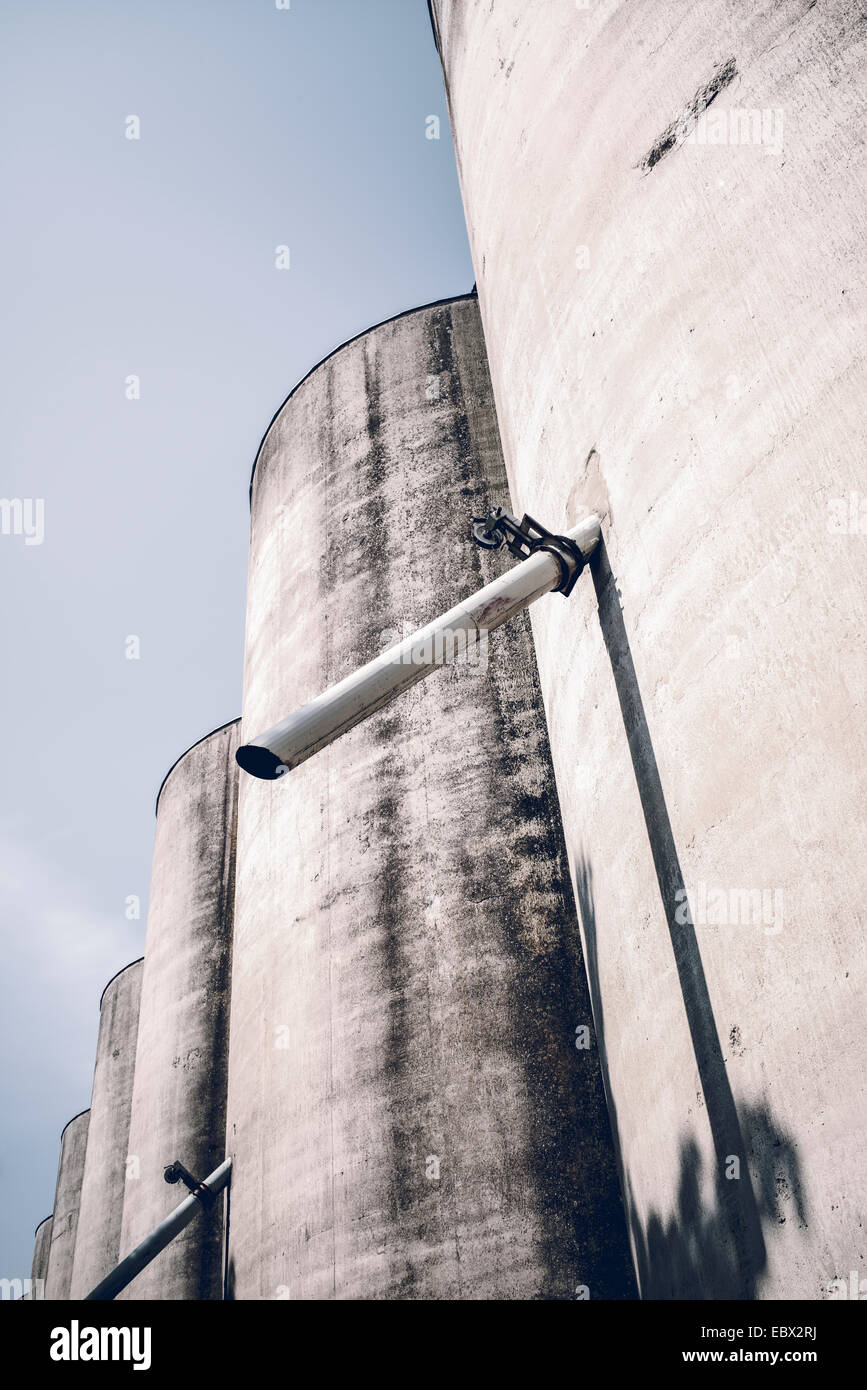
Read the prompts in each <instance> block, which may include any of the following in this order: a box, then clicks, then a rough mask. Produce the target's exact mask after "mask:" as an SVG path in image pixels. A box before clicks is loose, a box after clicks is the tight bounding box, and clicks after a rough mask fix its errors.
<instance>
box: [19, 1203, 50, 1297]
mask: <svg viewBox="0 0 867 1390" xmlns="http://www.w3.org/2000/svg"><path fill="white" fill-rule="evenodd" d="M53 1222H54V1217H53V1216H46V1217H45V1219H44V1220H43V1221H40V1223H39V1225H38V1226H37V1227H36V1236H35V1240H34V1242H33V1265H32V1267H31V1270H30V1286H31V1287H30V1294H29V1295H26V1294H25V1298H28V1297H29V1299H30V1301H33V1300H34V1299H38V1298H44V1297H45V1280H46V1277H47V1275H48V1257H49V1255H50V1254H51V1227H52V1225H53Z"/></svg>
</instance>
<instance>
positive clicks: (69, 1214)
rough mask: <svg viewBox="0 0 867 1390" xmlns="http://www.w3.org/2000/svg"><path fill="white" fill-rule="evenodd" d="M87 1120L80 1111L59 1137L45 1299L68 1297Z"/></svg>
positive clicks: (88, 1117) (85, 1113) (82, 1173)
mask: <svg viewBox="0 0 867 1390" xmlns="http://www.w3.org/2000/svg"><path fill="white" fill-rule="evenodd" d="M89 1120H90V1111H89V1110H83V1111H82V1112H81V1114H80V1115H76V1116H75V1117H74V1118H73V1119H71V1120H70V1121H69V1123H68V1124H67V1125H66V1126H65V1127H64V1130H63V1133H62V1134H61V1136H60V1162H59V1163H58V1165H57V1187H56V1189H55V1193H54V1216H53V1220H52V1223H51V1236H50V1241H51V1248H50V1250H49V1253H48V1269H47V1272H46V1275H45V1297H46V1298H50V1299H58V1300H63V1299H68V1298H69V1289H70V1285H71V1283H72V1262H73V1259H74V1257H75V1241H76V1235H77V1232H78V1206H79V1202H80V1200H81V1181H82V1178H83V1177H84V1160H85V1155H86V1153H87V1126H88V1121H89Z"/></svg>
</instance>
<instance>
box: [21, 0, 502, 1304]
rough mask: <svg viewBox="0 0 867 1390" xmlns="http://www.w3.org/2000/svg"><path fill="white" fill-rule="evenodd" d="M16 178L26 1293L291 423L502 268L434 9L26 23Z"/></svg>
mask: <svg viewBox="0 0 867 1390" xmlns="http://www.w3.org/2000/svg"><path fill="white" fill-rule="evenodd" d="M431 115H436V116H439V118H440V136H441V138H440V139H439V140H431V139H428V138H426V129H427V125H428V121H427V118H428V117H429V116H431ZM129 116H137V117H138V118H139V121H140V139H138V140H130V139H127V138H126V130H127V118H128V117H129ZM0 177H2V187H3V192H4V209H5V211H4V217H3V220H2V225H0V273H2V276H3V281H4V283H3V305H4V324H5V331H4V334H3V337H2V343H0V354H2V360H0V410H2V437H3V444H4V449H3V456H2V468H0V496H2V497H5V498H9V499H14V498H20V499H33V500H34V501H35V500H36V499H42V500H43V501H44V536H43V538H42V540H41V543H39V544H31V545H27V544H26V543H25V541H26V538H25V536H24V535H23V534H14V526H13V525H11V524H10V526H8V527H7V528H6V529H7V530H9V531H10V532H11V533H10V534H0V583H2V591H3V595H4V601H3V604H2V643H3V655H4V658H5V672H6V674H5V679H4V681H3V687H2V689H3V702H4V724H5V729H6V740H5V756H4V769H3V770H4V779H3V787H4V794H3V798H2V803H0V884H2V887H0V910H2V919H0V920H2V932H3V942H2V972H0V981H2V982H0V1029H2V1072H0V1087H2V1094H0V1115H2V1125H0V1276H2V1277H7V1278H13V1277H22V1276H27V1275H28V1274H29V1272H30V1259H31V1254H32V1248H33V1229H34V1227H35V1226H36V1224H37V1222H38V1221H40V1220H41V1219H42V1217H44V1216H46V1215H47V1214H48V1213H49V1212H50V1210H51V1206H52V1202H53V1196H54V1181H55V1175H56V1166H57V1158H58V1151H59V1139H60V1131H61V1129H62V1127H63V1125H64V1124H65V1123H66V1121H67V1120H68V1119H69V1118H70V1117H71V1116H72V1115H74V1114H75V1113H76V1112H77V1111H79V1110H82V1109H84V1108H86V1106H87V1105H88V1104H89V1100H90V1086H91V1079H92V1069H93V1057H94V1049H95V1044H96V1032H97V1026H98V1004H99V997H100V993H101V991H102V988H103V986H104V984H105V983H106V981H107V980H108V979H109V978H110V977H111V976H112V975H113V974H114V973H115V972H116V971H117V970H118V969H120V968H121V967H122V966H124V965H125V964H126V963H127V962H128V961H130V960H133V959H134V958H135V957H137V956H139V955H141V954H142V951H143V949H144V931H145V915H146V907H147V890H148V879H149V874H150V857H151V851H152V844H153V814H154V798H155V796H156V792H157V789H158V787H159V785H160V782H161V781H162V778H163V775H164V774H165V772H166V771H167V769H168V768H169V766H170V765H171V764H172V762H173V761H174V759H175V758H176V757H177V756H178V755H179V754H180V753H182V752H183V751H184V750H185V749H186V748H187V747H188V746H189V745H190V744H192V743H194V742H195V741H196V740H197V739H199V738H200V737H202V735H204V734H206V733H208V732H209V731H210V730H211V729H213V728H215V727H216V726H218V725H220V724H222V723H224V722H225V721H227V720H229V719H232V718H234V717H235V716H236V715H237V714H238V713H240V701H241V676H242V649H243V630H244V603H245V584H246V561H247V535H248V517H249V513H248V501H247V489H248V484H249V478H250V471H251V468H252V463H253V458H254V455H255V451H256V447H257V445H258V443H259V440H260V438H261V436H262V433H263V432H264V430H265V428H266V426H267V424H268V422H269V420H270V419H271V416H272V414H273V413H274V411H275V409H276V408H277V406H278V405H279V404H280V402H281V401H282V400H283V398H284V397H285V395H286V394H287V392H288V391H289V390H290V389H291V387H292V386H293V385H294V383H295V382H296V381H297V380H298V379H299V378H300V377H302V376H303V375H304V374H305V373H306V372H307V371H308V370H309V369H310V367H311V366H313V365H314V364H315V363H316V362H317V361H318V360H319V359H320V358H321V357H323V356H325V355H326V354H327V353H328V352H330V351H331V350H332V349H333V348H334V347H335V346H336V345H337V344H338V343H340V342H342V341H344V340H345V339H346V338H349V337H351V336H352V335H354V334H356V333H358V332H361V331H362V330H363V329H365V328H367V327H368V326H369V325H371V324H373V323H376V322H378V321H379V320H381V319H383V318H387V317H389V316H390V315H392V314H395V313H399V312H400V311H401V310H404V309H408V308H411V307H413V306H414V305H417V304H423V303H426V302H428V301H430V300H433V299H440V298H443V297H445V296H447V295H451V294H460V293H465V292H466V291H467V290H469V289H470V287H471V286H472V283H473V280H474V273H473V269H472V265H471V262H470V257H469V250H468V247H467V240H466V232H465V228H464V221H463V213H462V209H461V205H460V199H459V194H458V189H457V180H456V174H455V167H454V156H453V152H452V148H451V143H450V138H449V129H448V120H447V113H446V107H445V96H444V92H443V87H442V78H441V75H440V69H439V63H438V59H437V54H436V49H435V46H434V42H433V37H432V34H431V30H430V23H429V19H428V11H427V5H426V3H425V0H291V8H290V9H288V10H285V9H277V6H276V3H275V0H148V2H147V3H136V4H125V3H118V0H103V2H102V3H100V0H82V4H80V5H75V6H72V5H69V4H68V3H61V2H60V0H41V3H40V4H39V5H33V4H32V0H7V3H6V4H5V5H4V6H3V10H2V15H0ZM284 245H285V246H288V247H289V251H290V269H288V270H278V269H277V268H276V267H275V251H276V248H277V247H278V246H284ZM131 376H136V377H138V378H139V383H140V384H139V390H140V397H139V399H132V400H130V399H127V392H128V389H129V388H128V387H127V379H128V378H129V377H131ZM34 539H35V537H34ZM133 636H134V637H136V638H138V640H139V643H140V657H139V659H138V660H128V659H127V657H126V651H127V639H128V638H129V637H133ZM132 895H137V896H138V897H140V899H141V916H140V918H139V919H138V920H127V917H126V902H127V899H128V898H129V897H130V896H132Z"/></svg>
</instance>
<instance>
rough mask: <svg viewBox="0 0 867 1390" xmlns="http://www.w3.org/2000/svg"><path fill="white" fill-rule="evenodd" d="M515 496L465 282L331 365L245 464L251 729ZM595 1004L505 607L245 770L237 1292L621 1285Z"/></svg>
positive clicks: (286, 707)
mask: <svg viewBox="0 0 867 1390" xmlns="http://www.w3.org/2000/svg"><path fill="white" fill-rule="evenodd" d="M508 501H509V499H508V492H507V483H506V476H505V471H504V468H503V462H502V454H501V450H500V444H499V437H498V432H497V425H496V418H495V415H494V411H493V404H492V397H491V388H490V379H489V374H488V368H487V362H486V358H485V350H484V340H483V336H482V333H481V325H480V320H479V314H478V307H477V302H476V300H475V298H474V297H471V296H464V297H461V298H458V299H455V300H452V301H447V302H445V303H442V304H439V305H433V306H427V307H425V308H422V309H419V310H417V311H414V312H412V313H410V314H407V315H404V316H401V317H400V318H398V319H395V320H391V321H389V322H387V323H384V324H382V325H379V326H377V327H376V328H375V329H372V330H370V331H369V332H368V333H366V334H364V335H363V336H361V337H360V338H358V339H356V340H355V341H353V342H352V343H350V344H348V345H344V347H343V348H341V349H340V350H339V351H338V352H336V353H335V354H334V355H332V356H331V357H330V358H328V359H327V360H326V361H325V362H324V363H323V364H321V365H320V366H319V367H318V368H317V369H316V370H315V371H314V372H313V373H312V374H311V375H310V376H308V377H307V378H306V379H305V381H304V382H303V383H301V385H299V387H298V388H296V390H295V391H294V392H293V393H292V395H291V396H290V398H289V399H288V401H287V402H286V403H285V404H284V406H283V408H282V409H281V411H280V412H279V413H278V415H277V416H276V418H275V420H274V422H273V424H272V427H271V428H270V430H269V432H268V434H267V436H266V438H265V440H264V441H263V445H262V448H261V450H260V455H259V458H258V463H257V467H256V471H255V476H254V483H253V490H252V540H251V556H250V585H249V598H248V614H247V653H246V675H245V704H244V724H243V730H244V737H245V738H250V737H254V736H255V735H256V734H257V733H258V732H260V731H261V730H263V729H264V728H266V727H268V726H269V725H270V724H272V723H274V722H275V721H276V720H277V719H278V718H281V717H283V716H285V715H287V714H289V713H290V712H291V711H292V709H293V708H294V707H296V706H297V705H299V704H301V703H303V702H305V701H307V700H309V699H311V698H312V697H314V696H316V695H318V694H319V693H320V692H321V691H323V690H324V689H325V688H326V687H327V686H328V685H329V684H331V683H333V682H334V681H336V680H338V679H340V678H341V677H343V676H345V675H347V674H349V673H351V672H352V671H353V670H355V669H356V667H358V666H359V665H361V664H362V663H364V662H366V661H367V660H369V659H370V658H372V657H373V656H375V655H377V654H378V653H380V652H381V651H383V650H385V648H386V647H387V646H388V645H390V644H391V643H392V642H394V641H396V640H398V638H400V637H402V636H403V635H404V634H405V633H406V632H410V631H412V630H413V629H414V628H415V627H417V626H418V625H420V624H421V623H423V622H425V621H427V620H429V619H432V618H434V617H436V616H437V615H438V613H440V612H441V611H444V610H446V609H447V608H449V607H450V606H451V605H452V604H454V603H455V602H457V601H458V600H460V599H462V598H464V597H466V596H467V595H469V594H471V593H472V592H474V591H475V590H476V589H478V588H479V587H481V586H482V585H483V584H484V583H486V582H487V581H488V580H490V579H491V578H493V577H494V576H495V575H496V574H498V573H500V572H502V570H503V569H504V568H505V567H506V566H507V565H508V564H510V563H512V561H511V560H509V559H508V558H504V557H502V556H500V555H492V554H491V553H490V552H483V551H481V550H479V549H478V548H477V547H476V546H475V545H474V544H473V542H472V541H471V539H470V523H471V519H472V517H473V516H474V515H480V514H482V513H483V512H484V511H485V510H486V509H487V508H488V507H489V506H493V505H497V504H506V505H508ZM550 601H552V602H557V603H562V602H563V600H562V599H560V598H557V599H554V600H550ZM590 1021H591V1020H590V1001H589V996H588V989H587V983H586V978H585V975H584V971H583V966H582V962H581V956H580V945H579V938H578V927H577V919H576V915H575V906H574V900H573V898H572V894H571V890H570V885H569V879H568V869H567V865H566V859H565V853H564V845H563V839H562V829H561V826H560V822H559V816H558V809H557V798H556V789H555V786H554V781H553V772H552V767H551V762H550V755H549V750H548V742H547V734H546V730H545V723H544V715H543V711H542V708H541V704H540V700H539V690H538V683H537V677H536V670H535V661H534V657H533V650H532V644H531V638H530V630H529V624H528V622H527V619H526V615H522V616H521V618H520V619H518V620H516V621H515V622H514V623H513V624H510V625H509V626H507V627H506V628H503V629H502V630H501V631H499V632H497V633H495V634H493V635H492V638H491V642H490V650H489V653H488V669H487V670H482V669H480V668H478V667H474V666H471V665H467V664H459V665H457V666H454V667H449V668H447V669H444V670H443V671H440V672H437V673H435V674H433V675H432V676H431V677H430V678H429V679H427V680H425V681H424V682H422V683H421V684H420V685H418V686H415V687H414V688H413V689H412V690H411V691H409V692H408V693H406V694H405V695H403V696H402V697H401V698H400V699H399V700H398V701H397V702H396V703H395V704H393V705H392V706H390V707H389V708H387V709H384V710H382V711H380V712H379V713H378V714H376V715H374V716H373V717H372V718H371V719H370V720H369V721H367V722H366V723H364V724H362V725H360V726H358V727H357V728H355V729H353V730H352V731H351V732H350V733H348V734H347V735H345V736H344V737H343V738H341V739H340V740H339V741H338V742H336V743H334V744H332V745H331V746H330V747H328V748H327V749H325V750H323V751H322V752H321V753H319V754H318V755H317V756H316V757H314V758H312V759H311V760H310V761H309V762H306V763H304V764H303V765H302V766H300V767H298V768H297V769H296V770H294V771H293V772H291V773H290V774H288V775H287V776H284V777H283V778H282V779H280V780H279V781H277V782H263V781H259V780H256V779H254V778H252V777H249V776H246V775H244V776H243V777H242V781H241V790H240V802H239V831H238V884H237V896H236V912H235V943H234V967H233V985H232V1020H231V1044H230V1064H229V1116H228V1121H229V1122H228V1141H227V1142H228V1146H229V1150H230V1152H231V1153H232V1156H233V1163H234V1169H233V1178H232V1196H231V1224H230V1232H229V1264H228V1287H227V1296H228V1297H230V1298H238V1299H282V1298H290V1299H331V1298H336V1299H397V1300H409V1299H481V1298H490V1299H493V1298H497V1299H517V1298H530V1299H533V1298H540V1299H562V1298H570V1297H573V1296H574V1291H575V1289H576V1288H577V1287H578V1286H579V1285H587V1286H589V1287H591V1288H592V1289H593V1290H594V1291H596V1293H597V1294H598V1295H599V1296H606V1297H611V1298H623V1297H631V1296H634V1284H633V1282H632V1272H631V1266H630V1261H629V1255H628V1246H627V1240H626V1227H625V1220H624V1214H623V1210H622V1205H621V1201H620V1195H619V1190H618V1183H617V1175H616V1169H615V1164H614V1159H613V1145H612V1139H611V1133H610V1126H609V1121H608V1117H607V1113H606V1109H605V1104H604V1095H603V1090H602V1084H601V1075H600V1068H599V1060H598V1054H597V1053H596V1051H595V1050H594V1049H590V1050H587V1049H580V1050H579V1049H578V1048H577V1047H576V1045H575V1044H576V1029H578V1028H580V1027H582V1026H584V1025H588V1024H590Z"/></svg>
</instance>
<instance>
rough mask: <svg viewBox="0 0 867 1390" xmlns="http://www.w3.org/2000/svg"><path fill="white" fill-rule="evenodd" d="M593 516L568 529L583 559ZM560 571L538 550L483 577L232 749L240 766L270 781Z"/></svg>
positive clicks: (509, 613)
mask: <svg viewBox="0 0 867 1390" xmlns="http://www.w3.org/2000/svg"><path fill="white" fill-rule="evenodd" d="M599 526H600V522H599V517H598V516H595V515H593V516H588V517H585V518H584V520H583V521H581V522H579V523H578V525H577V526H575V527H573V528H572V530H571V531H566V532H565V533H564V534H565V535H567V536H568V537H569V538H570V540H573V541H576V542H577V544H578V545H579V547H580V549H581V553H582V554H583V556H584V557H585V559H586V558H587V557H588V556H589V555H591V554H592V552H593V551H594V550H595V548H596V546H597V544H598V542H599ZM561 577H562V571H561V568H560V565H559V563H558V561H557V559H556V558H555V557H554V555H552V554H551V553H550V551H546V550H539V551H536V552H535V554H533V555H531V556H530V557H529V558H528V559H526V560H522V561H521V563H520V564H519V565H516V566H515V567H514V569H511V570H509V571H507V573H506V574H502V575H500V577H499V579H495V580H494V581H493V582H492V583H491V584H486V585H485V587H484V588H483V589H479V591H478V593H475V594H473V595H472V597H471V598H468V599H465V600H464V602H463V603H459V604H458V605H457V607H455V608H451V609H450V610H449V611H448V613H444V614H443V615H442V617H441V618H437V619H436V620H435V621H434V622H432V623H428V625H427V626H426V627H423V628H420V629H419V630H418V631H417V632H414V633H413V634H412V636H411V637H406V638H404V640H403V641H402V642H398V643H397V644H396V645H395V646H393V647H389V649H388V651H385V652H383V653H382V655H381V656H378V657H375V658H374V660H373V661H369V662H368V663H367V665H366V666H362V667H360V668H359V670H357V671H355V672H353V674H352V675H351V676H347V677H346V678H345V680H342V681H339V682H338V684H337V685H333V686H331V688H330V689H329V690H326V691H325V692H324V693H323V694H322V695H318V696H317V697H316V699H315V700H311V701H310V702H309V704H306V705H302V706H301V708H300V709H298V710H296V711H295V712H294V714H290V715H289V717H288V718H287V719H282V720H281V721H280V723H279V724H275V725H274V726H273V727H272V728H270V729H267V730H266V731H265V733H263V734H259V735H258V737H256V738H254V739H252V740H251V741H250V742H249V743H246V744H244V745H243V746H242V747H241V748H239V749H238V751H237V753H236V754H235V757H236V758H237V760H238V763H239V764H240V766H241V767H242V768H243V769H244V771H245V772H250V773H252V774H253V775H254V776H255V777H262V778H265V779H266V780H269V781H270V780H273V779H274V778H275V777H281V776H282V775H283V774H284V773H286V772H288V771H289V770H290V768H293V767H297V766H298V764H299V763H303V762H305V761H306V759H307V758H310V757H312V756H313V754H314V753H318V752H319V750H320V749H321V748H325V747H326V746H327V745H328V744H329V743H333V742H334V740H335V739H336V738H339V737H340V735H341V734H345V733H347V732H348V730H349V729H352V728H353V727H354V726H355V725H356V724H360V723H361V722H362V720H364V719H367V718H369V716H370V715H371V714H375V713H376V711H377V710H379V709H382V708H383V706H384V705H387V704H389V703H390V702H391V701H392V700H394V699H395V698H396V697H397V696H398V695H400V694H401V693H402V692H403V691H404V690H408V689H409V687H410V686H411V685H415V683H416V681H420V680H423V679H424V677H425V676H429V675H430V674H431V673H432V672H433V671H436V670H439V668H440V667H441V666H447V665H451V664H453V663H454V661H455V660H456V659H457V658H458V657H459V656H460V655H461V654H462V653H463V652H465V651H467V650H469V648H471V647H473V646H475V644H476V643H477V642H478V641H479V639H480V638H481V637H482V634H483V633H484V634H487V633H488V632H490V631H493V629H494V628H497V627H500V626H501V624H502V623H505V622H508V620H509V618H512V617H514V616H515V614H516V613H520V612H521V611H522V609H524V608H528V607H529V605H530V604H531V603H533V602H534V601H535V600H536V599H537V598H541V596H542V595H543V594H547V593H550V591H551V590H552V589H553V588H555V586H556V585H557V584H558V583H559V581H560V579H561Z"/></svg>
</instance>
